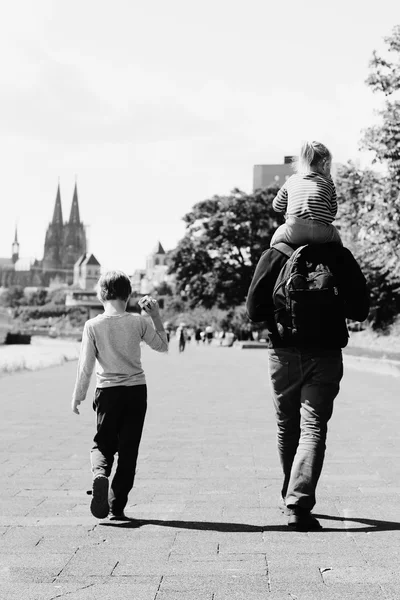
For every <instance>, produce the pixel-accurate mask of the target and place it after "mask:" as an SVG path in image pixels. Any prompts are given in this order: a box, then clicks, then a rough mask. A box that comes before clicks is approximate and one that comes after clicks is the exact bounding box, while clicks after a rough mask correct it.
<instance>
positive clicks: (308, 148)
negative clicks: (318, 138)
mask: <svg viewBox="0 0 400 600" xmlns="http://www.w3.org/2000/svg"><path fill="white" fill-rule="evenodd" d="M328 160H329V161H332V154H331V153H330V152H329V150H328V148H327V147H326V146H324V144H321V142H315V141H313V142H308V141H307V142H303V144H302V146H301V148H300V154H299V157H298V159H297V160H296V161H295V169H296V171H297V172H306V173H307V172H309V171H312V170H313V169H318V167H320V166H322V165H323V164H325V163H326V162H327V161H328Z"/></svg>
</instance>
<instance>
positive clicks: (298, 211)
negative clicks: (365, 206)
mask: <svg viewBox="0 0 400 600" xmlns="http://www.w3.org/2000/svg"><path fill="white" fill-rule="evenodd" d="M331 166H332V155H331V153H330V151H329V150H328V148H327V147H326V146H324V144H321V143H320V142H315V141H313V142H304V143H303V145H302V147H301V149H300V156H299V159H298V161H297V173H295V174H293V175H292V176H291V177H289V179H288V180H287V181H286V182H285V183H284V184H283V186H282V187H281V189H280V190H279V192H278V194H277V195H276V197H275V198H274V200H273V201H272V208H273V209H274V210H276V211H277V212H283V213H286V222H285V223H284V224H283V225H281V226H280V227H278V229H277V230H276V232H275V233H274V235H273V237H272V240H271V246H274V245H276V244H277V243H278V242H286V243H288V244H297V245H303V244H321V243H324V242H338V243H339V244H341V243H342V241H341V239H340V235H339V232H338V230H337V229H336V227H335V226H334V225H332V221H333V220H334V219H335V217H336V213H337V198H336V189H335V184H334V183H333V180H332V177H331Z"/></svg>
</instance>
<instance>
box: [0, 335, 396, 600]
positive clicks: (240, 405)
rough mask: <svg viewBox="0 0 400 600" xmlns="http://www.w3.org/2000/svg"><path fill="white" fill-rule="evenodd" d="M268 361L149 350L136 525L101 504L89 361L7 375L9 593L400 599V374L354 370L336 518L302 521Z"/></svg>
mask: <svg viewBox="0 0 400 600" xmlns="http://www.w3.org/2000/svg"><path fill="white" fill-rule="evenodd" d="M266 361H267V355H266V353H256V352H245V351H243V352H241V351H237V350H236V349H228V348H219V347H213V346H211V347H202V346H200V347H196V346H193V345H192V346H191V345H190V344H189V345H188V347H187V350H186V351H185V353H184V354H183V355H179V354H178V353H177V352H175V349H174V348H172V349H171V351H170V353H169V355H168V356H163V355H158V354H156V353H154V352H151V351H148V350H146V349H145V350H144V353H143V362H144V366H145V369H146V371H147V375H148V388H149V408H148V414H147V418H146V424H145V430H144V435H143V443H142V447H141V453H140V456H139V463H138V471H137V478H136V485H135V489H134V491H133V492H132V494H131V496H130V501H129V504H128V508H127V512H128V514H130V515H131V516H132V517H134V518H135V520H134V521H132V522H129V523H115V522H109V521H107V520H105V521H97V520H96V519H94V518H93V517H92V516H91V514H90V512H89V503H90V497H89V496H87V494H86V490H88V489H90V487H91V475H90V466H89V450H90V445H91V439H92V437H93V433H94V413H93V411H92V409H91V402H90V398H88V401H87V403H85V404H84V405H82V411H81V413H82V414H81V415H80V417H77V416H76V415H73V414H72V412H71V411H70V393H71V390H72V387H73V383H74V377H75V369H76V364H72V363H70V364H66V365H64V366H63V367H55V368H52V369H48V370H46V371H38V372H34V373H20V374H16V375H13V376H10V377H4V378H1V380H0V388H1V389H0V392H1V393H0V398H1V399H2V398H12V399H13V401H12V402H11V403H10V402H6V403H5V405H4V407H3V408H4V410H3V411H2V420H1V422H0V470H1V472H2V475H3V478H2V480H1V481H0V600H14V598H18V600H20V599H21V598H23V599H24V600H25V599H28V600H54V599H55V598H57V597H63V596H65V597H66V598H68V599H69V600H74V599H75V600H92V599H96V600H98V599H101V600H104V599H106V600H107V599H108V598H110V599H111V598H112V599H113V600H120V598H121V599H122V598H124V600H125V599H126V598H134V599H135V600H141V599H142V598H143V599H145V600H173V599H176V600H180V599H183V598H185V600H202V599H204V600H225V599H228V598H229V600H234V599H236V598H237V599H240V600H259V599H260V600H261V599H263V600H264V599H265V598H267V599H269V600H281V599H285V600H288V599H292V600H294V599H296V600H313V599H314V598H315V599H318V600H320V599H321V600H323V599H331V600H336V599H339V598H340V599H341V600H342V599H344V600H345V599H346V598H362V599H363V600H370V598H374V600H375V599H377V600H380V599H385V600H396V599H397V598H400V594H399V593H398V590H399V589H400V574H399V572H398V569H397V565H398V564H399V557H400V556H399V555H400V550H399V548H400V545H399V535H400V533H399V530H400V518H399V517H400V510H399V506H400V502H399V500H400V487H399V485H398V481H400V478H399V477H398V475H399V474H400V466H399V465H400V463H399V460H398V459H399V457H400V447H399V445H398V422H399V417H400V406H399V403H398V382H397V379H396V378H394V377H388V375H387V374H377V373H376V372H365V373H361V372H360V371H359V370H358V369H355V370H351V369H350V368H347V370H346V372H345V378H344V380H343V384H342V391H341V393H340V395H339V397H338V399H337V401H336V406H335V411H334V416H333V419H332V421H331V424H330V428H329V436H328V448H327V455H326V463H325V469H324V472H323V475H322V477H321V480H320V485H319V489H318V498H317V500H318V501H317V506H316V509H315V512H316V514H317V515H319V518H320V520H321V523H322V524H323V526H324V529H323V530H322V531H321V532H312V533H302V532H292V531H290V530H289V529H288V528H287V525H286V518H285V517H284V516H283V515H282V514H281V513H280V511H279V510H278V507H277V504H278V498H279V488H280V484H281V473H280V467H279V462H278V458H277V453H276V447H275V443H276V433H275V420H274V414H273V408H272V402H271V398H270V394H269V388H268V381H267V367H266ZM33 390H35V392H34V393H33ZM54 390H57V394H55V393H54ZM91 393H92V391H91ZM0 401H2V400H0ZM382 403H384V405H385V411H383V410H382ZM388 416H389V417H388ZM3 434H4V435H3Z"/></svg>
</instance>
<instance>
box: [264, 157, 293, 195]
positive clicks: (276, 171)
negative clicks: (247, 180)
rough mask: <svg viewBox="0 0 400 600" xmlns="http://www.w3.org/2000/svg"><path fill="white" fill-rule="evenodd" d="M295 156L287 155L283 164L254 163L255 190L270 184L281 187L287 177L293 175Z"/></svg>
mask: <svg viewBox="0 0 400 600" xmlns="http://www.w3.org/2000/svg"><path fill="white" fill-rule="evenodd" d="M295 158H296V157H295V156H285V157H284V162H283V164H281V165H254V167H253V190H254V191H255V190H262V189H265V188H267V187H270V186H277V187H281V186H282V185H283V184H284V183H285V181H286V179H288V178H289V177H290V176H291V175H293V173H294V171H293V165H292V163H293V160H294V159H295Z"/></svg>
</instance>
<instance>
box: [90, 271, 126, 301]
mask: <svg viewBox="0 0 400 600" xmlns="http://www.w3.org/2000/svg"><path fill="white" fill-rule="evenodd" d="M96 288H97V297H98V299H99V300H101V301H102V302H106V301H107V300H124V301H126V300H128V298H129V297H130V295H131V294H132V285H131V280H130V279H129V277H128V275H126V274H125V273H123V272H122V271H107V273H105V274H104V275H102V276H101V277H100V279H99V281H98V283H97V286H96Z"/></svg>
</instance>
